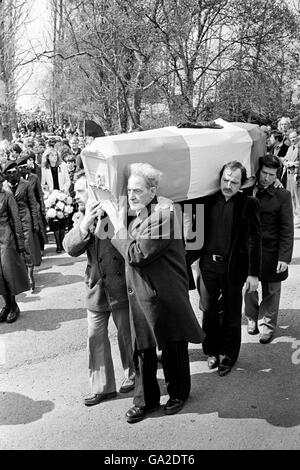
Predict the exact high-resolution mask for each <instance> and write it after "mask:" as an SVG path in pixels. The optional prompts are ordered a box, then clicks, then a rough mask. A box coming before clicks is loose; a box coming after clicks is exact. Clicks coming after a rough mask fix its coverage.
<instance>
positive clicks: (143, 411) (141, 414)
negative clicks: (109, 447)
mask: <svg viewBox="0 0 300 470" xmlns="http://www.w3.org/2000/svg"><path fill="white" fill-rule="evenodd" d="M159 408H160V404H158V405H156V406H152V407H148V406H144V407H139V406H133V407H132V408H130V409H129V410H128V411H127V413H126V414H125V416H126V419H127V423H138V422H139V421H142V419H144V418H145V417H146V416H147V415H148V414H149V413H153V412H154V411H157V410H159Z"/></svg>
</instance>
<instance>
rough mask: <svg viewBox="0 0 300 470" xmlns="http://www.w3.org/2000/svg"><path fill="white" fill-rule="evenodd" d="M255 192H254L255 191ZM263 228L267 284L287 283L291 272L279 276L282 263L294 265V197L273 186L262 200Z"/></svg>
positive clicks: (264, 276)
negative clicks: (278, 264)
mask: <svg viewBox="0 0 300 470" xmlns="http://www.w3.org/2000/svg"><path fill="white" fill-rule="evenodd" d="M252 192H253V188H252ZM260 219H261V228H262V273H261V277H260V279H261V280H262V281H265V282H279V281H284V280H285V279H286V278H287V277H288V270H286V271H284V272H283V273H279V274H277V273H276V267H277V263H278V261H285V262H286V263H290V262H291V259H292V254H293V244H294V219H293V206H292V199H291V193H290V192H289V191H287V190H286V189H283V188H274V186H273V185H271V186H269V187H268V188H267V189H266V190H265V191H263V193H262V196H260Z"/></svg>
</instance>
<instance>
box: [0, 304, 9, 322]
mask: <svg viewBox="0 0 300 470" xmlns="http://www.w3.org/2000/svg"><path fill="white" fill-rule="evenodd" d="M8 314H9V308H8V307H6V306H5V307H3V308H2V310H1V312H0V322H4V321H6V319H7V315H8Z"/></svg>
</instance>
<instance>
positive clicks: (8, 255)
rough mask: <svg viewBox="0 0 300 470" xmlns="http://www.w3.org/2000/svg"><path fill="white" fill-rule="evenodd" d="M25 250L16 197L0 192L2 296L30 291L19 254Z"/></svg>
mask: <svg viewBox="0 0 300 470" xmlns="http://www.w3.org/2000/svg"><path fill="white" fill-rule="evenodd" d="M24 250H25V239H24V235H23V230H22V224H21V220H20V216H19V211H18V206H17V203H16V201H15V199H14V197H13V196H12V195H11V194H9V193H7V192H6V191H2V190H1V191H0V294H2V295H7V294H8V292H7V288H8V290H9V294H10V295H17V294H20V293H21V292H24V291H26V290H29V288H30V286H29V280H28V275H27V269H26V265H25V261H24V259H23V257H22V256H21V255H20V254H19V252H23V251H24Z"/></svg>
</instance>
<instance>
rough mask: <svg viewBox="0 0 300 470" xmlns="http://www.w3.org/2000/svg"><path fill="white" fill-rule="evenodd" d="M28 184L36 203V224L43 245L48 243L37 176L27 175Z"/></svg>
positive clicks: (40, 188)
mask: <svg viewBox="0 0 300 470" xmlns="http://www.w3.org/2000/svg"><path fill="white" fill-rule="evenodd" d="M27 181H28V183H29V184H30V186H31V188H32V191H33V194H34V196H35V199H36V202H37V215H38V224H39V231H40V233H41V236H42V238H43V241H44V243H48V237H47V223H46V218H45V202H44V193H43V190H42V186H41V182H40V180H39V178H38V176H37V175H36V174H34V173H29V174H28V178H27Z"/></svg>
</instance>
